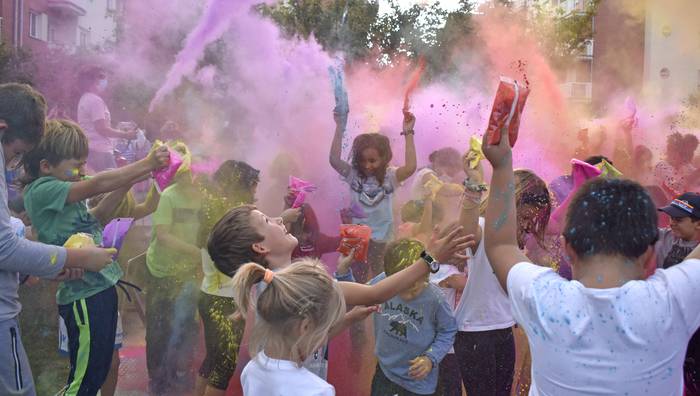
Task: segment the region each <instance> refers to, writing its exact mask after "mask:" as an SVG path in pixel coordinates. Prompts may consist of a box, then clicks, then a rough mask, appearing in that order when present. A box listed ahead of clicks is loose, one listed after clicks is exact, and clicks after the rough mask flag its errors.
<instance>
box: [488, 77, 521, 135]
mask: <svg viewBox="0 0 700 396" xmlns="http://www.w3.org/2000/svg"><path fill="white" fill-rule="evenodd" d="M529 93H530V90H529V89H527V88H525V87H524V86H522V85H520V84H518V82H517V81H515V80H512V79H510V78H506V77H501V81H500V82H499V83H498V90H496V97H495V98H494V100H493V107H492V108H491V117H489V125H488V127H487V128H486V135H487V137H488V143H489V144H490V145H497V144H498V143H500V142H501V133H500V130H501V129H502V128H507V129H508V136H509V137H510V146H511V147H513V146H514V145H515V141H516V140H517V139H518V128H519V127H520V116H521V114H522V112H523V108H524V107H525V101H526V100H527V95H528V94H529Z"/></svg>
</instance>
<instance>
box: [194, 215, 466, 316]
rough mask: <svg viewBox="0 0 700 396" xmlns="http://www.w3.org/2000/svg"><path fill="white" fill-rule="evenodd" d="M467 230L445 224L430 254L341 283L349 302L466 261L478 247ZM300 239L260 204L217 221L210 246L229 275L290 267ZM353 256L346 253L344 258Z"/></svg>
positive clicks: (372, 300)
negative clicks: (376, 278) (365, 279)
mask: <svg viewBox="0 0 700 396" xmlns="http://www.w3.org/2000/svg"><path fill="white" fill-rule="evenodd" d="M461 232H462V229H461V227H458V226H454V225H453V226H451V227H447V228H445V229H444V230H442V231H441V232H440V233H439V235H435V237H434V238H433V241H431V242H432V243H431V245H430V246H428V249H426V251H425V252H426V254H425V255H424V257H423V256H421V258H419V259H416V260H415V262H414V263H413V265H411V266H409V267H408V268H406V269H404V270H403V271H399V272H398V273H396V274H395V275H394V276H392V277H390V278H387V279H385V280H383V281H380V282H378V283H377V284H375V285H371V286H369V285H364V284H360V283H354V282H340V287H341V289H342V290H343V295H344V297H345V302H346V303H347V304H348V305H373V304H380V303H383V302H384V301H387V300H388V299H390V298H391V297H393V296H394V295H396V294H397V293H398V292H400V291H401V290H403V289H404V288H406V287H407V286H409V285H411V284H413V283H415V282H417V281H418V280H419V279H423V277H424V276H425V275H427V274H428V273H429V272H430V271H431V270H432V271H435V272H437V270H438V269H439V264H438V263H440V262H448V261H449V260H452V259H453V258H456V259H464V258H465V256H464V255H462V254H460V253H459V252H460V251H465V250H466V248H467V247H469V246H473V241H472V239H473V236H471V235H467V236H461ZM297 243H298V241H297V239H296V238H295V237H294V236H293V235H291V234H290V233H289V232H288V231H287V229H286V228H285V226H284V224H283V223H282V218H279V217H278V218H270V217H268V216H267V215H265V214H264V213H262V212H260V211H259V210H257V209H256V208H255V207H254V206H250V205H244V206H239V207H237V208H234V209H231V210H230V211H229V212H228V213H226V215H225V216H224V217H222V218H221V220H219V221H218V222H217V223H216V225H215V226H214V229H213V230H212V232H211V235H210V236H209V241H208V243H207V246H208V251H209V256H210V257H211V259H212V261H214V265H215V266H216V268H217V269H218V270H219V271H221V272H222V273H224V274H225V275H228V276H233V275H234V274H235V273H236V271H237V270H238V269H239V268H240V267H241V265H243V264H244V263H248V262H254V263H258V264H260V265H263V266H265V267H266V268H270V269H271V270H273V271H277V270H279V269H282V268H285V267H288V266H289V265H290V263H291V262H292V260H291V257H292V253H293V252H294V248H295V247H296V246H297ZM460 249H461V250H460ZM428 252H429V253H428ZM348 259H349V257H343V256H341V259H340V261H347V260H348Z"/></svg>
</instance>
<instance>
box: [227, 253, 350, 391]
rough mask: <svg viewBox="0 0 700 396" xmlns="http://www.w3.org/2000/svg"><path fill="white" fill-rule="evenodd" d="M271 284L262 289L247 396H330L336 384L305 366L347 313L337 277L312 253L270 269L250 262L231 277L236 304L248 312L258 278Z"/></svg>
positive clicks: (247, 369)
mask: <svg viewBox="0 0 700 396" xmlns="http://www.w3.org/2000/svg"><path fill="white" fill-rule="evenodd" d="M260 282H264V283H265V284H266V286H267V287H265V289H264V290H263V291H262V292H261V293H260V294H259V295H258V297H257V303H256V304H255V311H256V314H257V320H256V321H255V326H254V328H253V333H252V336H251V338H250V344H249V349H250V352H251V355H252V356H253V360H252V361H251V362H250V363H249V364H248V365H246V367H245V369H243V373H242V374H241V383H242V385H243V394H245V395H246V396H268V395H282V394H284V395H290V396H304V395H309V396H312V395H313V396H316V395H318V396H321V395H325V396H332V395H335V389H334V388H333V386H332V385H330V384H329V383H327V382H326V381H324V380H322V379H321V378H319V377H318V376H316V375H314V374H312V373H311V372H310V371H308V370H307V369H305V368H304V367H302V363H303V362H304V361H305V360H306V358H307V357H308V356H309V355H311V354H313V353H314V352H315V351H316V350H318V349H319V348H320V347H321V346H322V345H324V344H326V342H327V341H328V333H329V331H330V330H331V327H333V326H335V325H337V324H338V323H340V321H341V320H342V318H343V315H344V314H345V300H344V299H343V293H342V291H341V290H340V287H339V286H338V283H337V282H334V281H333V280H332V279H331V278H330V276H328V273H327V272H326V269H325V268H324V267H323V265H322V264H321V263H320V262H319V261H317V260H314V259H303V260H300V261H297V262H295V263H293V264H291V265H289V266H287V267H286V268H284V269H281V270H279V271H277V272H272V270H270V269H265V267H263V266H261V265H259V264H254V263H250V264H246V265H244V266H242V267H241V268H240V270H239V271H238V272H237V273H236V275H235V276H234V277H233V288H234V289H235V290H236V291H237V293H236V305H237V306H238V307H239V310H240V311H241V313H242V314H243V316H245V315H246V312H247V311H248V309H249V307H250V306H251V304H250V295H251V291H252V289H253V288H254V287H255V286H256V284H258V283H260Z"/></svg>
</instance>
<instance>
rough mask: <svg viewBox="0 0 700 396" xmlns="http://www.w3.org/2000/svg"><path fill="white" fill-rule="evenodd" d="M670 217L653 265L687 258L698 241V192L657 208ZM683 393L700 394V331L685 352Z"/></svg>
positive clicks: (661, 265)
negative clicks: (684, 390) (669, 223)
mask: <svg viewBox="0 0 700 396" xmlns="http://www.w3.org/2000/svg"><path fill="white" fill-rule="evenodd" d="M659 210H660V211H662V212H664V213H666V214H667V215H668V216H669V217H670V218H671V228H662V229H659V241H658V242H656V245H655V247H654V248H655V250H656V267H657V268H670V267H673V266H674V265H676V264H679V263H680V262H682V261H683V259H685V257H687V256H688V255H689V254H690V252H691V251H692V250H693V249H695V248H696V247H697V246H698V244H700V194H698V193H693V192H688V193H684V194H681V195H680V196H678V197H677V198H676V199H674V200H673V201H671V204H670V205H668V206H666V207H663V208H661V209H659ZM683 371H684V372H685V381H684V382H685V389H686V396H696V395H700V375H699V374H700V332H697V331H696V332H695V334H693V337H692V338H691V339H690V342H689V343H688V350H687V351H686V355H685V364H684V365H683Z"/></svg>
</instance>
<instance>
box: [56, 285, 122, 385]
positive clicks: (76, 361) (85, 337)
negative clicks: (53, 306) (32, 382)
mask: <svg viewBox="0 0 700 396" xmlns="http://www.w3.org/2000/svg"><path fill="white" fill-rule="evenodd" d="M58 313H59V314H60V315H61V317H62V318H63V320H64V322H65V323H66V330H67V331H68V353H69V355H70V373H69V374H68V389H67V390H66V393H65V395H66V396H73V395H78V396H83V395H84V396H94V395H96V394H97V392H98V391H99V390H100V388H101V387H102V384H104V382H105V379H106V378H107V374H108V373H109V369H110V367H111V366H112V354H113V353H114V338H115V336H116V333H117V290H116V288H115V287H114V286H112V287H110V288H109V289H106V290H103V291H101V292H99V293H97V294H95V295H94V296H90V297H88V298H83V299H80V300H77V301H74V302H73V303H71V304H66V305H59V306H58Z"/></svg>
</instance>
